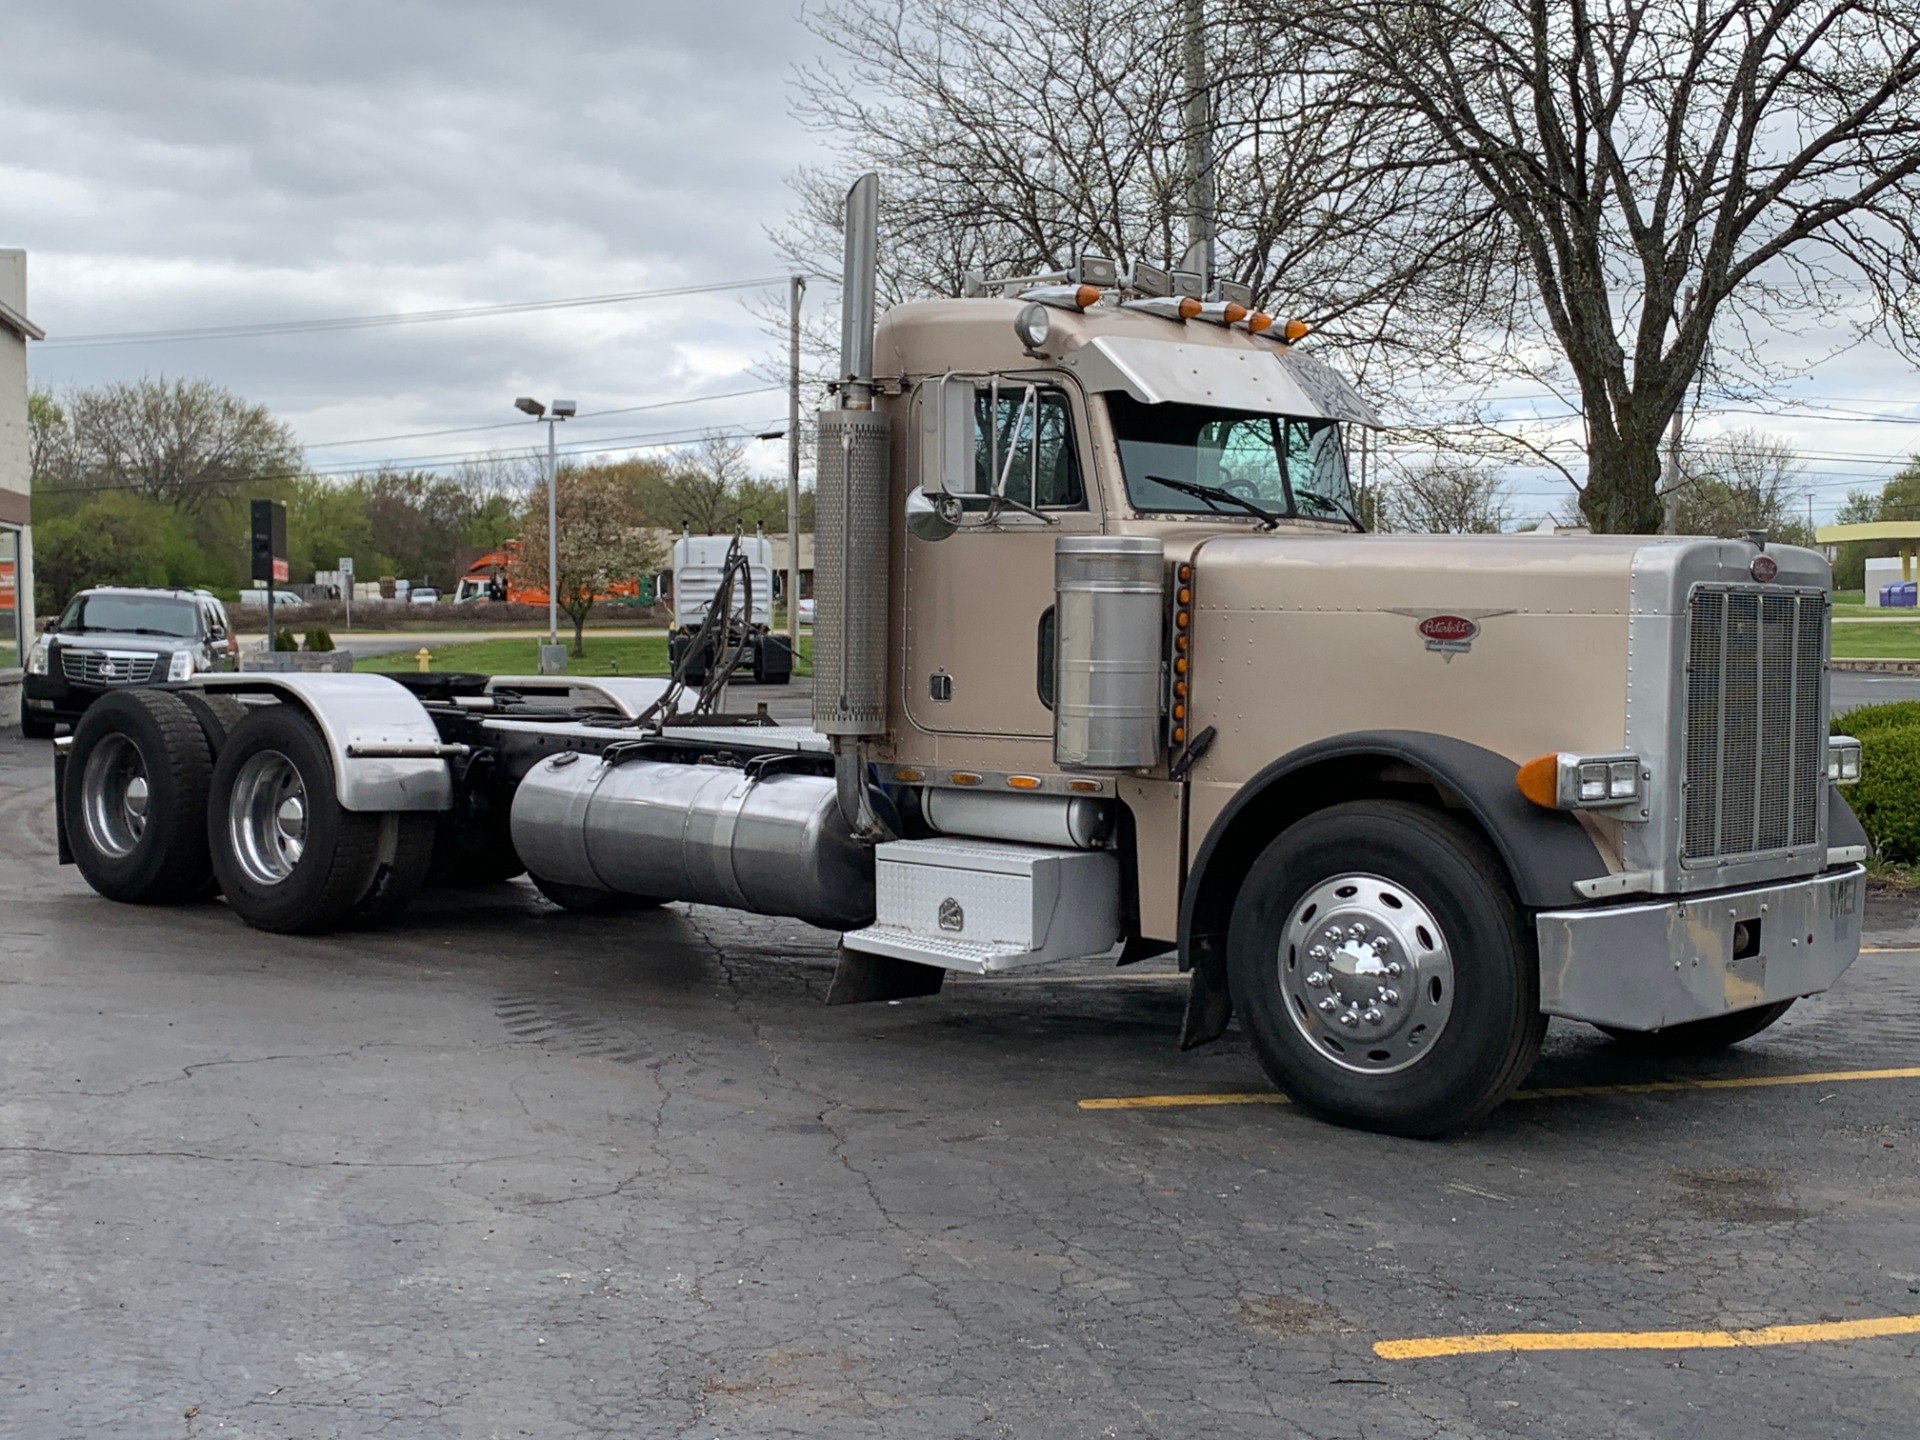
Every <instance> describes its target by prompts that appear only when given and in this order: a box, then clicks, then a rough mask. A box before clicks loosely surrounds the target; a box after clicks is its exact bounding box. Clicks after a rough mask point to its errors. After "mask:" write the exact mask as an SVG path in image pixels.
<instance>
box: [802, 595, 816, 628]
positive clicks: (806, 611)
mask: <svg viewBox="0 0 1920 1440" xmlns="http://www.w3.org/2000/svg"><path fill="white" fill-rule="evenodd" d="M800 623H801V624H802V625H811V624H812V623H813V597H812V596H811V595H808V596H803V597H802V598H801V601H800Z"/></svg>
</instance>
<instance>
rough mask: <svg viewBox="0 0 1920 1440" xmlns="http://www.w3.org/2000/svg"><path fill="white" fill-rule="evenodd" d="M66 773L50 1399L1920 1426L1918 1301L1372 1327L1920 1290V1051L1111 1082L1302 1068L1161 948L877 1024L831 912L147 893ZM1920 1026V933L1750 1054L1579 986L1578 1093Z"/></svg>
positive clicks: (716, 1413) (5, 771)
mask: <svg viewBox="0 0 1920 1440" xmlns="http://www.w3.org/2000/svg"><path fill="white" fill-rule="evenodd" d="M50 807H51V780H50V764H49V750H48V747H46V746H45V745H41V744H34V743H29V742H23V741H21V740H19V739H18V738H17V736H16V735H9V736H7V737H6V738H3V739H0V1273H4V1275H5V1276H6V1277H7V1283H6V1285H5V1286H4V1288H0V1434H5V1435H7V1436H22V1437H33V1440H62V1437H82V1436H84V1437H94V1436H113V1437H144V1436H187V1437H201V1436H214V1435H221V1436H241V1437H252V1436H258V1437H290V1440H291V1437H300V1440H318V1437H333V1436H340V1437H361V1436H392V1437H415V1436H418V1437H432V1440H441V1437H462V1440H465V1437H494V1436H521V1435H528V1436H538V1437H543V1440H572V1437H585V1436H672V1437H687V1440H704V1437H774V1436H808V1437H814V1436H820V1437H826V1436H832V1437H842V1436H854V1437H858V1436H874V1437H880V1436H885V1437H921V1436H925V1437H959V1436H966V1437H973V1436H983V1437H986V1436H1008V1437H1012V1436H1036V1437H1038V1436H1048V1437H1053V1436H1113V1437H1126V1440H1134V1437H1176V1436H1177V1437H1181V1440H1188V1437H1230V1436H1231V1437H1269V1436H1271V1437H1289V1440H1292V1437H1310V1440H1322V1437H1325V1440H1335V1437H1340V1440H1347V1437H1353V1440H1358V1437H1365V1440H1401V1437H1405V1440H1427V1437H1435V1440H1437V1437H1478V1436H1488V1437H1506V1436H1554V1437H1561V1436H1609V1437H1613V1436H1625V1437H1647V1440H1654V1437H1659V1440H1672V1437H1692V1436H1700V1437H1722V1436H1724V1437H1728V1440H1732V1437H1741V1440H1746V1437H1750V1436H1752V1435H1755V1434H1778V1435H1783V1436H1812V1435H1818V1436H1847V1435H1860V1436H1869V1435H1871V1436H1876V1437H1879V1436H1890V1435H1891V1436H1899V1435H1920V1363H1917V1362H1920V1356H1917V1355H1916V1351H1920V1341H1916V1339H1915V1338H1914V1337H1910V1336H1909V1337H1904V1338H1882V1339H1875V1340H1866V1341H1852V1342H1845V1343H1835V1344H1814V1345H1796V1346H1784V1347H1780V1348H1775V1349H1768V1350H1750V1351H1740V1350H1733V1351H1728V1350H1712V1351H1634V1352H1621V1353H1612V1352H1592V1353H1543V1354H1524V1355H1480V1356H1465V1357H1455V1358H1448V1359H1436V1360H1423V1361H1401V1362H1390V1361H1383V1360H1381V1359H1378V1358H1377V1357H1376V1356H1375V1355H1374V1353H1373V1351H1372V1344H1373V1342H1374V1341H1375V1340H1378V1339H1383V1338H1394V1337H1405V1336H1417V1335H1434V1334H1452V1333H1461V1332H1481V1331H1511V1330H1632V1329H1677V1328H1689V1329H1691V1328H1713V1327H1742V1326H1758V1325H1767V1324H1775V1323H1799V1322H1811V1321H1819V1320H1828V1319H1849V1318H1856V1317H1865V1316H1883V1315H1895V1314H1915V1313H1920V1168H1917V1167H1916V1159H1917V1158H1920V1150H1917V1149H1916V1131H1917V1130H1920V1123H1917V1122H1916V1120H1915V1118H1914V1115H1915V1108H1916V1106H1915V1102H1916V1100H1920V1082H1914V1081H1905V1082H1900V1081H1892V1082H1886V1083H1857V1084H1836V1085H1833V1086H1830V1087H1829V1086H1822V1085H1809V1086H1797V1087H1786V1088H1779V1089H1766V1090H1759V1089H1756V1090H1725V1091H1714V1092H1698V1091H1695V1092H1677V1093H1670V1094H1637V1095H1616V1096H1584V1097H1575V1098H1564V1099H1548V1100H1537V1101H1530V1102H1526V1103H1523V1104H1513V1105H1509V1106H1507V1107H1506V1108H1505V1109H1503V1110H1502V1111H1501V1112H1499V1113H1498V1114H1496V1115H1495V1116H1494V1117H1493V1118H1492V1120H1491V1121H1490V1122H1488V1123H1487V1124H1485V1125H1484V1126H1482V1127H1481V1128H1480V1129H1479V1130H1477V1131H1475V1132H1474V1133H1472V1134H1470V1135H1467V1136H1465V1137H1462V1138H1458V1139H1454V1140H1448V1141H1442V1142H1427V1143H1421V1142H1409V1141H1402V1140H1392V1139H1386V1138H1382V1137H1377V1136H1369V1135H1361V1134H1355V1133H1350V1132H1345V1131H1340V1130H1335V1129H1332V1128H1329V1127H1327V1126H1325V1125H1323V1124H1320V1123H1318V1122H1316V1121H1314V1120H1311V1119H1309V1118H1307V1117H1306V1116H1304V1115H1301V1114H1299V1113H1297V1112H1295V1111H1293V1110H1292V1109H1291V1108H1289V1107H1274V1106H1264V1105H1261V1106H1238V1107H1219V1108H1209V1109H1190V1110H1158V1111H1114V1112H1088V1111H1081V1110H1078V1109H1076V1108H1075V1105H1074V1102H1075V1100H1077V1099H1079V1098H1083V1097H1089V1096H1103V1095H1126V1094H1140V1093H1184V1092H1191V1091H1205V1090H1257V1089H1264V1088H1266V1087H1265V1082H1264V1080H1263V1079H1262V1077H1261V1076H1260V1074H1259V1071H1258V1069H1257V1067H1256V1066H1255V1064H1254V1062H1253V1060H1252V1058H1251V1056H1250V1055H1249V1053H1248V1051H1247V1049H1246V1047H1245V1045H1244V1043H1243V1041H1242V1040H1241V1039H1240V1037H1239V1035H1238V1033H1237V1032H1235V1033H1233V1034H1230V1035H1229V1036H1228V1037H1227V1039H1225V1040H1224V1041H1222V1042H1221V1043H1219V1044H1216V1045H1213V1046H1210V1047H1207V1048H1205V1049H1202V1050H1200V1051H1197V1052H1194V1053H1192V1054H1188V1055H1182V1054H1180V1053H1179V1052H1178V1051H1177V1050H1176V1049H1175V1047H1174V1035H1175V1029H1176V1026H1177V1022H1178V1018H1179V1012H1180V1007H1181V1000H1182V993H1183V992H1182V990H1181V988H1180V986H1179V985H1178V984H1177V983H1173V982H1169V981H1167V980H1165V979H1156V978H1153V976H1152V975H1151V974H1147V975H1145V976H1143V975H1142V974H1141V973H1140V971H1139V970H1138V969H1136V970H1130V971H1125V972H1120V974H1119V975H1117V976H1116V975H1115V974H1114V973H1113V972H1110V971H1100V970H1097V969H1095V968H1094V967H1091V966H1080V967H1075V968H1074V969H1073V970H1071V971H1070V972H1068V973H1066V974H1064V975H1062V976H1061V977H1059V978H1058V979H1057V980H1056V979H1053V978H1050V973H1051V972H1043V973H1041V974H1032V975H1028V976H1023V977H1019V978H1018V979H1017V980H1015V981H1014V982H1013V983H1008V982H1006V981H981V980H974V979H970V978H965V977H961V978H956V979H954V980H952V981H950V982H949V984H948V987H947V990H946V992H945V993H944V994H943V995H941V996H938V997H935V998H932V999H923V1000H912V1001H906V1002H901V1003H896V1004H887V1005H873V1006H859V1007H846V1008H839V1009H834V1010H828V1009H826V1008H824V1006H823V1005H822V1003H821V1002H822V999H823V997H824V994H825V991H826V987H827V981H828V979H829V976H830V974H831V967H832V960H833V942H834V937H833V936H831V935H828V934H825V933H823V932H820V931H815V930H811V929H808V928H807V927H805V926H803V925H800V924H798V923H796V922H793V921H786V920H767V919H760V918H754V917H743V916H738V915H733V914H729V913H727V912H724V911H716V910H706V909H689V908H688V907H685V906H672V907H667V908H666V909H663V910H661V911H658V912H653V913H647V914H640V915H636V916H624V917H586V916H575V915H568V914H564V913H561V912H559V911H556V910H553V909H552V908H550V907H548V906H546V905H545V904H544V903H542V902H540V901H539V900H538V899H537V898H536V897H535V896H534V894H533V892H532V891H531V890H530V889H528V888H527V887H524V886H519V885H512V886H501V887H497V888H495V889H493V890H490V891H483V892H477V893H458V894H456V893H451V892H439V893H430V894H429V896H428V897H427V898H426V899H425V900H424V901H423V902H422V903H421V904H419V905H417V906H416V907H415V909H414V910H413V911H412V912H411V913H410V914H409V915H408V916H407V917H406V918H405V919H404V920H403V921H402V922H401V923H400V924H398V925H397V926H395V927H394V928H392V929H390V930H387V931H383V932H381V933H379V934H376V935H370V936H369V935H350V936H338V937H329V938H320V939H299V938H283V937H275V936H266V935H261V934H258V933H255V932H252V931H249V930H247V929H245V928H244V927H242V926H241V925H240V924H239V923H238V922H237V921H235V920H234V919H233V918H232V917H231V916H230V915H228V914H227V912H226V911H225V909H224V908H223V907H222V906H220V905H219V904H217V903H215V904H207V905H200V906H193V907H187V908H182V909H175V910H135V909H130V908H126V907H121V906H116V905H112V904H110V903H108V902H106V901H104V900H101V899H99V898H97V897H96V896H94V895H93V894H92V893H91V892H89V891H88V890H87V889H86V888H85V886H84V885H83V884H82V883H81V881H80V879H79V877H78V876H77V874H75V872H74V871H73V870H71V869H70V868H69V869H61V868H60V867H58V866H56V865H55V864H54V863H53V828H52V816H51V808H50ZM1869 923H1870V926H1872V925H1875V924H1878V925H1879V926H1880V927H1881V930H1880V932H1879V934H1878V935H1877V937H1876V936H1870V939H1869V943H1874V941H1875V939H1876V938H1877V939H1878V940H1879V942H1880V943H1886V944H1920V925H1917V924H1916V922H1915V919H1914V917H1913V916H1912V915H1911V914H1910V913H1906V912H1900V913H1895V912H1894V911H1893V910H1890V909H1888V908H1887V907H1885V906H1882V907H1881V908H1880V909H1879V910H1877V911H1876V912H1873V914H1871V915H1870V921H1869ZM1156 968H1164V963H1163V962H1150V965H1149V966H1148V967H1147V969H1148V970H1149V971H1151V970H1153V969H1156ZM1916 1064H1920V953H1916V952H1914V951H1906V952H1902V953H1888V954H1873V955H1867V956H1864V957H1863V958H1862V960H1861V961H1860V963H1859V964H1858V965H1857V966H1856V967H1855V969H1854V971H1853V972H1852V973H1851V974H1850V975H1849V976H1848V977H1847V978H1846V979H1845V980H1843V981H1842V983H1841V986H1840V987H1839V989H1838V990H1837V991H1836V992H1835V993H1834V994H1833V995H1831V996H1829V997H1825V998H1822V999H1818V1000H1815V1001H1811V1002H1806V1003H1803V1004H1802V1005H1801V1006H1799V1007H1797V1008H1796V1009H1795V1010H1794V1011H1793V1012H1792V1013H1791V1014H1790V1015H1789V1016H1788V1018H1787V1020H1786V1021H1785V1022H1783V1023H1782V1024H1781V1025H1779V1026H1777V1027H1775V1029H1774V1030H1772V1031H1770V1032H1767V1033H1766V1034H1764V1035H1763V1036H1761V1037H1759V1038H1758V1039H1757V1040H1755V1041H1751V1042H1749V1043H1748V1044H1746V1045H1744V1046H1741V1047H1739V1048H1738V1049H1736V1050H1734V1051H1731V1052H1728V1053H1726V1054H1723V1055H1720V1056H1717V1057H1712V1058H1710V1059H1707V1060H1702V1061H1694V1062H1687V1063H1684V1064H1662V1063H1660V1062H1654V1061H1648V1060H1643V1059H1638V1058H1635V1057H1632V1056H1628V1055H1623V1054H1621V1053H1619V1052H1618V1051H1617V1050H1616V1049H1615V1048H1614V1047H1612V1046H1610V1045H1609V1044H1607V1043H1606V1042H1604V1041H1603V1040H1602V1039H1601V1038H1600V1037H1599V1036H1598V1035H1597V1034H1595V1033H1594V1032H1592V1031H1589V1030H1586V1029H1584V1028H1583V1027H1579V1026H1571V1025H1558V1024H1556V1026H1555V1027H1554V1030H1553V1031H1552V1033H1551V1035H1550V1036H1549V1040H1548V1048H1547V1053H1546V1055H1545V1057H1544V1059H1543V1060H1542V1062H1541V1065H1540V1068H1539V1069H1538V1070H1537V1071H1536V1072H1535V1074H1534V1076H1533V1078H1532V1082H1531V1083H1533V1084H1535V1085H1585V1084H1596V1083H1608V1082H1615V1081H1633V1080H1646V1079H1652V1078H1666V1077H1670V1076H1695V1075H1698V1076H1708V1075H1712V1076H1735V1075H1746V1074H1768V1073H1787V1072H1795V1071H1816V1070H1819V1071H1826V1070H1844V1069H1855V1068H1885V1067H1896V1066H1911V1065H1916Z"/></svg>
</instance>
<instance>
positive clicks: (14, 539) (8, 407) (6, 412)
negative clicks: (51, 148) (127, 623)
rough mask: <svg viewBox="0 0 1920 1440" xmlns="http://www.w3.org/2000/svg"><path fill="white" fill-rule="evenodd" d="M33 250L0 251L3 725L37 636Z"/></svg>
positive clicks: (12, 717) (11, 715)
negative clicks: (30, 364)
mask: <svg viewBox="0 0 1920 1440" xmlns="http://www.w3.org/2000/svg"><path fill="white" fill-rule="evenodd" d="M44 339H46V336H45V335H44V334H42V333H41V331H40V329H39V327H38V326H36V325H35V324H34V323H33V322H32V321H31V320H29V319H27V252H26V251H24V250H0V725H15V724H18V723H19V720H20V677H21V669H20V666H21V664H22V657H23V656H24V655H25V653H26V647H27V642H28V641H29V640H30V639H31V638H32V637H33V631H34V624H33V532H32V529H31V527H30V525H29V521H30V520H31V518H32V515H31V506H30V503H29V498H28V497H29V494H30V492H31V490H32V485H33V464H32V459H31V456H32V453H33V450H32V445H31V443H30V441H29V438H28V431H27V342H28V341H29V340H44Z"/></svg>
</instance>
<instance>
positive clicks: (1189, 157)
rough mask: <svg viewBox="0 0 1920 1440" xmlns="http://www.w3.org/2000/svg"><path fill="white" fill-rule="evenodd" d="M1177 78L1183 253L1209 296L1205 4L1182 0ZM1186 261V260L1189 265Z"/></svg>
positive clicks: (1209, 89)
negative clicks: (1181, 106) (1182, 107)
mask: <svg viewBox="0 0 1920 1440" xmlns="http://www.w3.org/2000/svg"><path fill="white" fill-rule="evenodd" d="M1184 3H1185V13H1184V17H1183V23H1182V26H1181V31H1182V33H1181V57H1180V58H1181V79H1182V82H1183V83H1184V84H1185V85H1186V89H1187V103H1186V113H1185V116H1184V119H1185V122H1186V141H1187V143H1186V168H1187V254H1188V256H1189V257H1191V256H1193V255H1194V253H1195V252H1196V251H1197V252H1198V254H1199V261H1200V276H1201V288H1202V289H1204V290H1205V291H1206V292H1207V293H1208V294H1209V295H1211V294H1212V293H1213V104H1212V87H1211V86H1210V85H1209V84H1208V81H1207V33H1206V22H1207V8H1206V0H1184ZM1189 263H1191V261H1189Z"/></svg>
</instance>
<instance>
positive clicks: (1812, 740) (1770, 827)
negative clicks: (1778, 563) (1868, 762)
mask: <svg viewBox="0 0 1920 1440" xmlns="http://www.w3.org/2000/svg"><path fill="white" fill-rule="evenodd" d="M1826 638H1827V596H1826V595H1825V594H1823V593H1819V592H1813V593H1796V592H1794V591H1789V590H1769V589H1767V588H1765V587H1763V586H1759V585H1696V586H1695V587H1694V589H1693V593H1692V595H1691V596H1690V597H1689V599H1688V634H1687V717H1686V723H1687V774H1686V789H1685V791H1684V793H1683V795H1682V798H1681V817H1682V837H1683V838H1682V844H1681V857H1680V858H1681V860H1682V862H1683V863H1685V864H1695V865H1697V864H1724V863H1730V862H1732V861H1735V860H1745V859H1751V858H1753V857H1755V856H1759V855H1767V854H1771V853H1774V852H1777V851H1783V850H1796V849H1802V848H1805V847H1807V846H1810V845H1813V844H1815V843H1816V842H1817V841H1818V839H1819V837H1820V805H1821V802H1822V801H1823V799H1824V798H1825V792H1824V788H1823V786H1822V783H1821V782H1822V781H1823V780H1824V779H1825V778H1826V760H1827V755H1826V746H1827V725H1826V716H1825V715H1824V714H1822V713H1821V705H1820V682H1821V677H1822V674H1823V672H1824V670H1825V668H1826V652H1827V646H1826Z"/></svg>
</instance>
